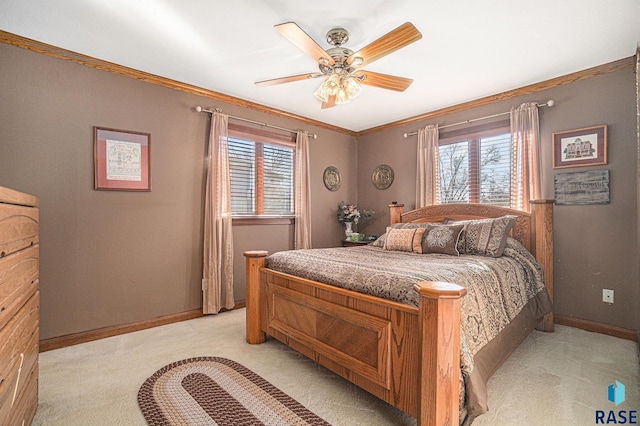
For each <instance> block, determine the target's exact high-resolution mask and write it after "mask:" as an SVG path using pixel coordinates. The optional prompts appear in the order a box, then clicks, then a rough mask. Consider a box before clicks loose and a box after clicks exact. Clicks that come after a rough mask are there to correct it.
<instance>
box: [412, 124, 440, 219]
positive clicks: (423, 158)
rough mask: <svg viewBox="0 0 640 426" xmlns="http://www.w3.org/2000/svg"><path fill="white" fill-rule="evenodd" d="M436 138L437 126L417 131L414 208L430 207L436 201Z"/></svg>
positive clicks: (437, 133)
mask: <svg viewBox="0 0 640 426" xmlns="http://www.w3.org/2000/svg"><path fill="white" fill-rule="evenodd" d="M438 137H439V131H438V125H437V124H436V125H431V126H427V127H425V128H424V129H418V153H417V168H416V208H420V207H425V206H430V205H432V204H434V203H435V200H436V185H435V183H436V159H437V155H438Z"/></svg>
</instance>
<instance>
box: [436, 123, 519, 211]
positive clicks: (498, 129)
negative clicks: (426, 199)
mask: <svg viewBox="0 0 640 426" xmlns="http://www.w3.org/2000/svg"><path fill="white" fill-rule="evenodd" d="M503 134H511V123H510V121H509V120H500V121H494V122H491V123H487V124H482V125H478V126H473V127H467V128H464V129H458V130H452V131H449V132H443V133H441V134H440V137H439V139H438V150H439V148H440V146H443V145H452V144H456V143H461V142H468V147H467V153H468V154H467V158H468V170H469V201H466V202H460V203H462V204H467V203H469V204H471V203H476V204H486V205H495V206H499V204H489V203H481V202H480V197H481V181H480V151H481V147H480V140H481V139H486V138H491V137H494V136H498V135H503ZM437 166H438V164H436V199H439V198H440V195H439V192H440V188H439V183H438V175H439V170H438V167H437ZM513 166H514V164H513V159H511V161H510V165H509V168H510V170H509V172H510V176H511V180H512V179H513ZM512 184H513V183H512V182H510V185H509V187H508V188H507V189H508V190H509V204H511V203H512V200H511V196H512V194H511V185H512ZM437 204H449V203H442V202H440V201H438V202H437Z"/></svg>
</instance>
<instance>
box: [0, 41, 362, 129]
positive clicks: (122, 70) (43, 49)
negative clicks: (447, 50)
mask: <svg viewBox="0 0 640 426" xmlns="http://www.w3.org/2000/svg"><path fill="white" fill-rule="evenodd" d="M0 43H4V44H10V45H12V46H16V47H19V48H22V49H26V50H30V51H32V52H38V53H42V54H45V55H48V56H52V57H54V58H58V59H64V60H66V61H71V62H75V63H77V64H81V65H85V66H87V67H91V68H95V69H99V70H101V71H107V72H110V73H113V74H119V75H122V76H125V77H130V78H134V79H136V80H140V81H144V82H146V83H151V84H156V85H158V86H162V87H167V88H169V89H174V90H179V91H181V92H185V93H190V94H193V95H198V96H202V97H205V98H209V99H214V100H217V101H221V102H225V103H228V104H232V105H237V106H240V107H243V108H247V109H250V110H253V111H259V112H264V113H267V114H271V115H277V116H278V117H284V118H289V119H292V120H296V121H298V122H302V123H304V124H306V125H310V126H316V127H320V128H323V129H327V130H331V131H334V132H339V133H344V134H347V135H349V136H354V137H355V136H356V135H357V133H356V132H354V131H352V130H348V129H344V128H342V127H337V126H333V125H331V124H327V123H324V122H321V121H316V120H312V119H310V118H307V117H303V116H301V115H297V114H292V113H290V112H286V111H282V110H279V109H276V108H271V107H268V106H265V105H261V104H258V103H255V102H250V101H247V100H244V99H240V98H236V97H233V96H229V95H225V94H223V93H219V92H215V91H213V90H208V89H203V88H202V87H198V86H194V85H192V84H187V83H182V82H179V81H176V80H172V79H169V78H165V77H160V76H158V75H155V74H150V73H147V72H144V71H139V70H136V69H133V68H129V67H125V66H122V65H118V64H114V63H112V62H108V61H103V60H101V59H96V58H92V57H90V56H87V55H83V54H80V53H76V52H72V51H70V50H66V49H62V48H59V47H56V46H52V45H50V44H46V43H42V42H40V41H36V40H32V39H29V38H26V37H22V36H18V35H15V34H12V33H9V32H6V31H1V30H0Z"/></svg>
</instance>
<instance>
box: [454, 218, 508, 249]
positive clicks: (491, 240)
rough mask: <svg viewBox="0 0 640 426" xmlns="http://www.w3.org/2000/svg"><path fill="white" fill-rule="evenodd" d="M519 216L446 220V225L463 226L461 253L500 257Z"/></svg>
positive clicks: (460, 240)
mask: <svg viewBox="0 0 640 426" xmlns="http://www.w3.org/2000/svg"><path fill="white" fill-rule="evenodd" d="M516 219H517V216H512V215H507V216H502V217H497V218H488V219H476V220H460V221H454V220H451V219H445V223H450V224H453V223H455V224H463V225H464V229H463V230H462V236H461V238H460V239H459V240H458V251H459V252H460V253H468V254H478V255H481V256H489V257H500V256H502V253H503V252H504V247H505V245H506V243H507V237H509V232H510V231H511V228H513V225H515V223H516Z"/></svg>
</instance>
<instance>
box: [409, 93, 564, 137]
mask: <svg viewBox="0 0 640 426" xmlns="http://www.w3.org/2000/svg"><path fill="white" fill-rule="evenodd" d="M554 104H555V101H553V100H552V99H550V100H548V101H547V103H545V104H538V103H536V106H537V107H543V106H550V107H551V106H553V105H554ZM510 113H511V112H510V111H507V112H501V113H498V114H493V115H487V116H486V117H480V118H472V119H471V120H465V121H460V122H459V123H453V124H447V125H446V126H442V127H438V130H440V129H446V128H447V127H453V126H459V125H461V124H469V123H473V122H474V121H480V120H486V119H488V118H494V117H500V116H501V115H507V114H510ZM417 134H418V132H417V131H415V132H411V133H405V134H404V137H405V139H406V138H408V137H409V136H413V135H417Z"/></svg>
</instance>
